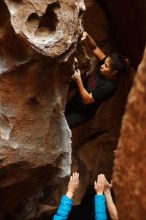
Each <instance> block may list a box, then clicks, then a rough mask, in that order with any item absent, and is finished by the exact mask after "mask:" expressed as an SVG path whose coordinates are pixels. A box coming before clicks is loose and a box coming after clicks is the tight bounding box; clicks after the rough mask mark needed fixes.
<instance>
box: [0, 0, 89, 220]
mask: <svg viewBox="0 0 146 220" xmlns="http://www.w3.org/2000/svg"><path fill="white" fill-rule="evenodd" d="M84 9H85V8H84V4H83V1H73V0H72V1H63V2H62V1H45V0H43V1H21V0H20V1H16V0H12V1H7V0H6V1H0V45H1V51H0V177H1V178H0V190H1V198H0V204H1V205H0V208H1V210H3V211H1V213H0V219H4V218H8V219H11V218H14V219H26V218H30V217H34V216H35V214H36V210H37V207H38V202H39V198H40V196H41V192H42V189H43V188H44V187H46V186H47V185H51V184H55V182H57V181H58V178H63V177H65V176H66V175H69V173H70V166H71V146H70V145H71V143H70V136H71V133H70V130H69V128H68V126H67V123H66V120H65V117H64V113H63V111H64V106H65V102H66V100H65V99H66V93H67V79H68V73H69V72H70V71H71V69H72V56H71V55H72V53H73V49H74V48H75V46H76V44H77V41H78V37H79V35H80V33H81V30H82V27H81V14H82V11H83V10H84ZM43 55H46V56H43ZM54 57H55V59H54ZM66 61H68V63H66ZM52 188H53V187H52Z"/></svg>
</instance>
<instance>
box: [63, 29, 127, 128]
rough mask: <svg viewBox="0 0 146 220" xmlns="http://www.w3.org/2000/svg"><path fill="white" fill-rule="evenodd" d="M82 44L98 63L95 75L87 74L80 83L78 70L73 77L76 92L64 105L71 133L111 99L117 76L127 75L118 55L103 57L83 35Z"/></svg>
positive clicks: (124, 62) (100, 51)
mask: <svg viewBox="0 0 146 220" xmlns="http://www.w3.org/2000/svg"><path fill="white" fill-rule="evenodd" d="M82 40H84V41H85V43H86V45H87V46H88V47H89V48H90V49H91V50H92V52H93V54H94V55H95V57H96V58H97V59H98V61H99V65H98V68H97V71H96V73H93V74H90V75H89V76H88V77H87V78H86V79H85V80H82V78H81V73H80V70H79V69H77V70H76V71H75V73H74V74H73V75H72V80H73V81H75V83H76V85H77V88H78V91H77V92H76V93H75V95H74V96H73V97H72V99H71V100H70V101H69V103H67V106H66V110H65V115H66V119H67V122H68V125H69V127H70V129H72V128H75V127H77V126H79V125H81V124H83V123H85V122H87V121H88V120H90V119H91V118H92V117H93V116H94V115H95V113H96V110H97V108H98V107H99V106H100V105H101V104H102V103H103V102H104V101H105V100H107V99H109V98H110V97H111V96H113V95H114V93H115V91H116V87H117V80H118V78H119V76H120V74H122V73H124V72H125V71H127V67H128V66H127V60H126V59H125V58H124V56H123V55H121V54H119V53H111V54H109V55H108V56H106V55H105V54H104V53H103V51H102V50H101V49H100V48H99V47H98V46H97V44H96V43H95V41H94V40H93V39H92V38H91V36H89V35H88V34H87V33H86V32H83V36H82Z"/></svg>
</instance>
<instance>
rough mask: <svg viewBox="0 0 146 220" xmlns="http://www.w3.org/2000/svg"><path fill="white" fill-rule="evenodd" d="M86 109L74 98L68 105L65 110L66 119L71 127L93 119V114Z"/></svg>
mask: <svg viewBox="0 0 146 220" xmlns="http://www.w3.org/2000/svg"><path fill="white" fill-rule="evenodd" d="M87 113H88V112H87V111H86V110H85V109H84V107H83V106H82V105H81V103H78V99H76V98H73V99H72V100H71V101H70V102H69V103H68V104H67V105H66V110H65V115H66V120H67V123H68V126H69V127H70V129H73V128H75V127H78V126H80V125H82V124H84V123H86V122H87V121H89V120H90V119H91V115H89V114H87Z"/></svg>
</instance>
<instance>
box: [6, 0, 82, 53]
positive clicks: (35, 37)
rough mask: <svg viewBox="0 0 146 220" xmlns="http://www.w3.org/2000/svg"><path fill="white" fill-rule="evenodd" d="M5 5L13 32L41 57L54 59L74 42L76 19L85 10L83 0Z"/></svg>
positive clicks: (31, 0)
mask: <svg viewBox="0 0 146 220" xmlns="http://www.w3.org/2000/svg"><path fill="white" fill-rule="evenodd" d="M5 2H6V4H7V6H8V9H9V12H10V14H11V23H12V25H13V27H14V30H15V32H16V33H17V34H21V36H23V37H24V38H26V39H27V41H28V42H29V43H31V45H32V46H33V47H35V48H36V49H37V50H39V51H40V52H41V53H43V54H45V55H47V56H51V57H56V56H58V55H60V54H62V53H64V52H66V50H67V49H68V48H69V47H70V46H71V45H72V44H73V43H76V42H77V39H78V35H79V33H80V28H81V24H80V22H81V19H80V16H81V15H82V12H83V11H84V10H85V5H84V3H83V0H80V1H75V0H70V1H58V0H49V1H48V0H43V1H35V0H28V1H22V0H20V1H15V0H12V1H11V0H6V1H5ZM77 26H78V28H77Z"/></svg>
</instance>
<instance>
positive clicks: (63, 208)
mask: <svg viewBox="0 0 146 220" xmlns="http://www.w3.org/2000/svg"><path fill="white" fill-rule="evenodd" d="M72 203H73V202H72V199H70V198H68V197H67V196H66V195H64V196H62V198H61V202H60V205H59V207H58V210H57V213H56V214H55V215H54V217H53V220H66V219H67V218H68V216H69V213H70V210H71V208H72Z"/></svg>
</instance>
